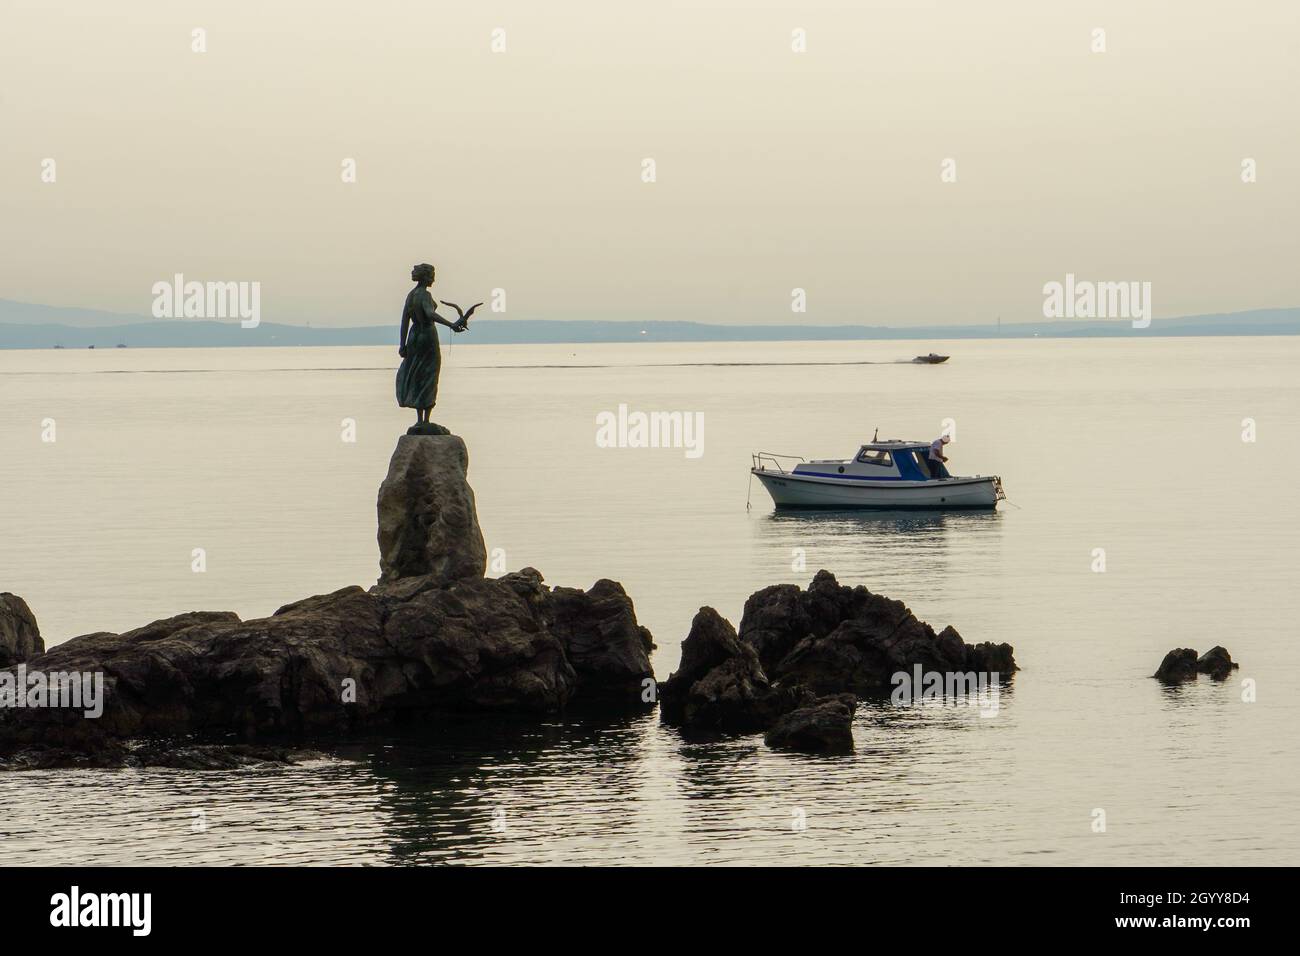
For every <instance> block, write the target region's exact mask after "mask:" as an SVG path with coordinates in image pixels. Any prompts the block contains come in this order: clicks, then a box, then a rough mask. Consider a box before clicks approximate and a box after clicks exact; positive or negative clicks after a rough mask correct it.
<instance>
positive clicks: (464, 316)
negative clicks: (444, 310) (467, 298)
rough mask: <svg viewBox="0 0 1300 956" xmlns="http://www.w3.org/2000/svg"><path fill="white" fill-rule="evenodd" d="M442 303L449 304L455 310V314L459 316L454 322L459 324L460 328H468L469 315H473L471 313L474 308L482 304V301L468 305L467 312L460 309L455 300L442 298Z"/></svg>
mask: <svg viewBox="0 0 1300 956" xmlns="http://www.w3.org/2000/svg"><path fill="white" fill-rule="evenodd" d="M442 304H443V305H449V306H451V307H452V308H453V309H455V310H456V314H457V315H458V316H460V318H459V319H457V320H456V324H457V325H459V326H460V327H461V328H462V329H468V328H469V317H470V316H471V315H473V314H474V310H475V309H477V308H478V307H479V306H480V305H482V304H483V303H482V302H475V303H474V304H473V305H471V306H470V307H469V311H468V312H466V311H465V310H463V309H462V308H461V307H460V306H458V305H457V304H456V303H455V302H448V301H447V300H446V299H443V300H442Z"/></svg>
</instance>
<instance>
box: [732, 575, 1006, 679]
mask: <svg viewBox="0 0 1300 956" xmlns="http://www.w3.org/2000/svg"><path fill="white" fill-rule="evenodd" d="M740 639H741V640H742V641H744V642H746V643H747V644H749V645H750V646H752V647H753V648H754V649H755V650H756V651H757V652H758V655H759V659H760V660H761V661H762V663H763V666H764V668H765V669H766V670H767V673H768V674H769V675H771V677H772V678H773V679H774V680H776V681H778V682H780V683H783V684H791V683H794V684H799V685H802V686H804V687H806V688H808V689H809V690H811V691H813V692H814V693H817V694H834V693H845V692H852V693H857V694H861V695H869V694H876V693H881V692H884V691H887V690H888V689H889V688H890V686H891V682H892V678H893V675H894V674H896V673H899V672H910V671H911V670H912V669H913V668H914V667H915V666H916V665H917V664H920V665H921V667H922V668H923V669H924V670H927V671H940V672H944V673H948V672H963V673H964V672H969V671H975V672H982V673H990V674H991V673H994V672H996V673H997V674H998V678H999V679H1001V678H1005V677H1009V676H1010V675H1011V674H1012V673H1014V672H1015V671H1016V669H1017V668H1016V663H1015V656H1014V654H1013V650H1012V648H1011V646H1010V645H1009V644H990V643H983V644H976V645H970V644H967V643H966V642H965V641H963V640H962V637H961V635H960V634H959V633H957V630H956V629H955V628H953V627H945V628H944V629H943V630H942V631H941V632H939V633H938V634H936V633H935V632H934V629H933V628H932V627H930V625H929V624H926V623H925V622H924V621H920V620H918V619H917V618H916V616H915V615H914V614H912V612H911V611H910V610H909V609H908V608H907V606H906V605H905V604H903V603H902V602H901V601H895V600H892V599H890V598H887V597H885V596H884V595H881V594H873V593H872V592H871V591H868V590H867V589H866V588H865V587H862V586H861V585H859V586H858V587H852V588H851V587H847V586H844V585H841V584H840V583H839V582H838V581H836V580H835V576H834V575H833V574H831V573H830V572H829V571H819V572H818V573H817V576H816V577H815V578H814V579H813V581H812V584H811V585H809V587H808V590H807V591H802V590H800V589H799V588H798V587H795V586H794V585H788V584H780V585H776V586H774V587H769V588H764V589H763V590H761V591H758V592H756V593H755V594H753V595H752V596H751V597H750V598H749V600H748V601H746V602H745V612H744V616H743V617H742V618H741V622H740Z"/></svg>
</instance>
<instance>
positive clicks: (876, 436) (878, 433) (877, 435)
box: [871, 426, 880, 443]
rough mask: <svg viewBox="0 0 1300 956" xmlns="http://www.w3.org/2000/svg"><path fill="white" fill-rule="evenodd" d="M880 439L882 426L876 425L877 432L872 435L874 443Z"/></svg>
mask: <svg viewBox="0 0 1300 956" xmlns="http://www.w3.org/2000/svg"><path fill="white" fill-rule="evenodd" d="M879 440H880V427H879V426H876V433H875V434H874V435H872V436H871V441H872V443H875V442H877V441H879Z"/></svg>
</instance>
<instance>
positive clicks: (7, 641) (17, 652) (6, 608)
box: [0, 591, 45, 667]
mask: <svg viewBox="0 0 1300 956" xmlns="http://www.w3.org/2000/svg"><path fill="white" fill-rule="evenodd" d="M44 651H45V642H44V641H43V640H41V629H40V628H39V627H37V626H36V617H35V615H33V614H32V609H31V608H29V607H28V606H27V602H26V601H24V600H23V599H22V598H20V597H19V596H18V595H17V594H10V593H9V592H8V591H3V592H0V667H10V666H12V665H14V664H21V663H22V662H23V661H25V660H28V659H29V658H32V657H35V656H36V655H37V654H42V653H44Z"/></svg>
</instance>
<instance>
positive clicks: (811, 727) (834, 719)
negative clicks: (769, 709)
mask: <svg viewBox="0 0 1300 956" xmlns="http://www.w3.org/2000/svg"><path fill="white" fill-rule="evenodd" d="M857 709H858V699H857V698H856V697H854V696H853V695H852V694H834V695H832V696H830V697H823V698H822V699H821V700H818V701H815V702H813V703H811V704H808V705H806V706H803V707H798V708H796V709H795V710H792V711H791V712H790V713H788V714H786V715H785V716H783V717H780V718H778V719H777V722H776V723H775V724H774V725H773V726H772V729H771V730H769V731H768V732H767V734H766V735H765V736H764V737H763V741H764V742H765V743H766V744H767V745H768V746H769V747H773V748H775V749H778V750H800V751H803V752H804V753H827V754H843V753H849V752H850V751H852V750H853V712H854V711H856V710H857Z"/></svg>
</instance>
